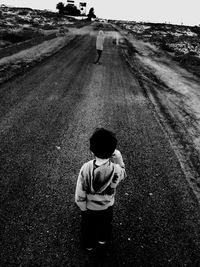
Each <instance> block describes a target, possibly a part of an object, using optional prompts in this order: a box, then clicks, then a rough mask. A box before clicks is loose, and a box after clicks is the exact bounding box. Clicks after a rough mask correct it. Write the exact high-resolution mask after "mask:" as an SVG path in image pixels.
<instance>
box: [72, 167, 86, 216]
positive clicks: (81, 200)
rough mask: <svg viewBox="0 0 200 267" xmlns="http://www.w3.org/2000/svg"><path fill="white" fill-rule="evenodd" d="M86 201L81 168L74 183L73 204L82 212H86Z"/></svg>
mask: <svg viewBox="0 0 200 267" xmlns="http://www.w3.org/2000/svg"><path fill="white" fill-rule="evenodd" d="M86 199H87V197H86V191H85V181H84V176H83V167H82V168H81V170H80V172H79V175H78V179H77V183H76V191H75V202H76V204H77V205H78V207H79V208H80V209H81V210H82V211H85V210H87V208H86Z"/></svg>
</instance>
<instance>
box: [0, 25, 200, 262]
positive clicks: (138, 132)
mask: <svg viewBox="0 0 200 267" xmlns="http://www.w3.org/2000/svg"><path fill="white" fill-rule="evenodd" d="M91 30H92V29H91ZM105 30H106V29H105ZM107 30H108V31H107V38H106V42H105V50H104V52H103V57H102V65H94V64H93V61H94V58H95V56H96V52H95V38H94V34H85V35H80V36H78V37H77V38H75V39H74V40H72V41H71V42H70V44H69V45H68V46H67V47H65V48H64V49H62V50H61V51H60V53H57V54H55V55H53V56H52V57H50V58H49V59H46V60H45V61H44V62H42V63H40V64H38V65H37V66H36V67H34V68H32V69H31V70H30V71H28V72H26V73H24V74H23V75H21V76H19V77H16V78H15V79H13V80H12V81H10V82H7V83H5V84H2V85H1V87H0V96H1V97H0V142H1V148H0V151H1V153H0V162H1V163H0V164H1V166H0V168H1V170H2V171H1V174H0V175H1V192H0V193H1V194H0V196H1V223H2V225H3V231H2V238H1V266H6V267H7V266H70V267H72V266H75V267H76V266H77V267H81V266H88V267H89V266H95V267H96V266H109V267H112V266H119V267H121V266H131V267H132V266H199V265H200V259H199V255H200V249H199V248H200V246H199V245H200V230H199V229H200V227H199V226H200V212H199V205H198V202H197V199H196V198H195V195H194V193H193V192H192V190H191V189H190V187H189V185H188V183H187V181H186V178H185V176H184V174H183V171H182V169H181V167H180V164H179V161H178V160H177V158H176V156H175V153H174V151H173V150H172V148H171V146H170V142H169V140H168V139H167V138H166V135H165V134H164V133H163V129H162V127H161V125H160V124H159V123H158V121H157V119H156V118H155V114H154V111H153V109H152V105H151V103H150V102H149V100H148V99H147V98H146V96H145V94H144V92H143V90H142V89H141V87H140V85H139V82H138V80H137V77H136V76H134V75H133V73H131V71H130V69H129V67H128V66H127V64H126V62H125V60H124V58H123V57H122V55H121V53H120V48H119V47H117V46H115V45H114V44H113V40H112V38H111V37H109V27H108V28H107ZM98 126H103V127H107V128H109V129H111V130H114V131H116V133H117V136H118V139H119V147H118V148H119V150H120V151H121V153H122V155H123V157H124V161H125V163H126V169H127V174H128V178H127V179H126V180H125V181H124V182H123V183H122V184H121V185H120V186H119V189H118V192H117V193H118V194H117V198H116V205H115V209H114V212H115V214H114V222H113V226H114V229H113V241H112V244H111V245H110V246H109V247H108V249H107V250H106V251H101V252H99V251H96V252H94V253H92V254H87V253H86V252H85V251H84V250H83V249H82V248H81V246H80V232H79V230H80V212H79V210H78V208H77V207H76V206H75V204H74V190H75V184H76V179H77V175H78V172H79V169H80V167H81V165H82V164H83V163H84V162H85V161H86V160H89V159H91V157H92V155H91V153H90V152H89V149H88V138H89V136H90V135H91V133H92V132H93V130H94V129H95V128H96V127H98Z"/></svg>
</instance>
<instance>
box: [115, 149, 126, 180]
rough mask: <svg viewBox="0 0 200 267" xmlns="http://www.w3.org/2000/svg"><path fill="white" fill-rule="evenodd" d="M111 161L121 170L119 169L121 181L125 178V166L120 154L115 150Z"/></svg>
mask: <svg viewBox="0 0 200 267" xmlns="http://www.w3.org/2000/svg"><path fill="white" fill-rule="evenodd" d="M111 161H112V162H113V163H115V164H118V165H119V166H120V167H121V168H120V169H119V177H120V179H119V181H121V180H123V179H124V178H126V177H127V174H126V170H125V164H124V161H123V158H122V154H121V152H120V151H119V150H117V149H115V151H114V153H113V155H112V158H111Z"/></svg>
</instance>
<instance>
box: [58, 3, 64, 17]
mask: <svg viewBox="0 0 200 267" xmlns="http://www.w3.org/2000/svg"><path fill="white" fill-rule="evenodd" d="M56 9H58V12H59V14H60V15H62V14H64V10H65V5H64V3H63V2H59V3H58V4H57V5H56Z"/></svg>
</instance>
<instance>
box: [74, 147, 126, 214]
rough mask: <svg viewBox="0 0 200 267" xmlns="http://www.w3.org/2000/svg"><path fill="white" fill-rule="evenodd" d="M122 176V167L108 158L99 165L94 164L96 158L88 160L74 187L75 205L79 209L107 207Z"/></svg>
mask: <svg viewBox="0 0 200 267" xmlns="http://www.w3.org/2000/svg"><path fill="white" fill-rule="evenodd" d="M118 152H119V151H118ZM124 177H125V170H124V168H122V167H121V166H120V165H119V164H115V163H113V162H112V161H111V160H110V159H109V160H107V161H106V162H105V163H104V164H102V165H101V166H98V165H96V160H90V161H88V162H87V163H85V164H84V165H83V166H82V168H81V170H80V173H79V177H78V181H77V188H76V203H77V205H78V206H79V207H80V209H81V210H86V209H90V210H104V209H107V208H108V207H109V206H112V205H113V204H114V196H115V193H116V187H117V185H118V184H119V182H120V181H121V180H122V179H124Z"/></svg>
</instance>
